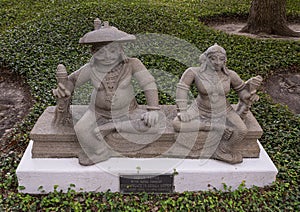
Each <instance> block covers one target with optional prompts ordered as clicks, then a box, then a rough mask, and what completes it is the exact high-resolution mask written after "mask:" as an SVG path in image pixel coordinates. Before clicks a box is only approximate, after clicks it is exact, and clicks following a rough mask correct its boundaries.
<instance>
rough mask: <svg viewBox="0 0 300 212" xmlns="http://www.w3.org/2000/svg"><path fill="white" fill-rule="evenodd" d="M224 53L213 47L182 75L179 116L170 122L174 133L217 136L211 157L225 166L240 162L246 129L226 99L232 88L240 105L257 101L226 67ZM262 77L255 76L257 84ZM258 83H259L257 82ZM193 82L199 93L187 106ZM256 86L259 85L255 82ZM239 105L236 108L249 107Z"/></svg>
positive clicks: (177, 96)
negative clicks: (237, 146) (208, 133)
mask: <svg viewBox="0 0 300 212" xmlns="http://www.w3.org/2000/svg"><path fill="white" fill-rule="evenodd" d="M226 60H227V56H226V52H225V50H224V49H223V48H222V47H221V46H219V45H217V44H215V45H213V46H211V47H209V48H208V49H207V50H206V51H205V52H204V53H203V54H202V55H201V56H200V66H199V67H191V68H188V69H187V70H186V71H185V72H184V74H183V75H182V77H181V79H180V82H179V83H178V85H177V90H176V104H177V107H178V111H179V113H178V115H177V117H176V118H175V119H174V121H173V126H174V129H175V131H178V132H193V131H198V130H206V131H212V132H213V133H214V134H216V136H215V138H214V141H209V142H215V143H216V148H215V151H214V152H212V158H214V159H218V160H222V161H225V162H228V163H232V164H235V163H240V162H242V160H243V157H242V155H241V153H240V152H238V151H236V150H235V146H236V145H237V144H239V143H240V142H241V141H242V140H243V139H244V137H245V136H246V134H247V127H246V125H245V123H244V122H243V120H242V119H241V117H240V116H239V115H240V114H243V111H239V113H237V112H236V111H235V110H234V109H233V107H232V106H231V104H230V103H229V102H228V100H227V99H226V95H227V94H228V93H229V92H230V89H231V88H232V89H233V90H235V91H236V92H237V93H238V96H239V98H240V105H242V104H246V105H248V106H249V107H250V106H251V104H252V102H254V101H257V100H258V96H257V95H256V93H255V91H254V92H253V91H251V92H250V91H249V89H247V88H248V87H249V86H247V85H246V84H245V83H244V81H243V80H241V78H240V77H239V76H238V75H237V74H236V73H235V72H234V71H232V70H229V69H228V68H227V67H226ZM260 79H261V78H259V77H258V81H259V80H260ZM260 82H261V81H260ZM192 83H195V85H196V88H197V90H198V96H197V98H196V99H195V100H194V101H193V102H192V103H191V105H190V106H188V103H187V102H188V91H189V89H190V86H191V85H192ZM258 84H259V83H258ZM249 107H244V106H243V107H242V106H239V107H238V108H240V109H241V108H249Z"/></svg>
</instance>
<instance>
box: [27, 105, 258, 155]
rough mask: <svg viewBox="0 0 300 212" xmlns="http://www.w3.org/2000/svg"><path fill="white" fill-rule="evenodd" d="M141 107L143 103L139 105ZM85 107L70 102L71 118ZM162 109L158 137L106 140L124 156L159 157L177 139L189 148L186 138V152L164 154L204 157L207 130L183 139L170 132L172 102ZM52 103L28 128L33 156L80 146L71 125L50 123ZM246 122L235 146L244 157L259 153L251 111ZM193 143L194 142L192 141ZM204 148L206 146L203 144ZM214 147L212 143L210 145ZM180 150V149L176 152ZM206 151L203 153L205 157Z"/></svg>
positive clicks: (76, 117)
mask: <svg viewBox="0 0 300 212" xmlns="http://www.w3.org/2000/svg"><path fill="white" fill-rule="evenodd" d="M141 107H142V108H143V107H144V106H141ZM86 110H87V106H84V105H73V106H72V107H71V111H72V115H73V119H74V121H75V122H76V120H79V119H80V117H81V116H82V115H83V114H84V112H85V111H86ZM161 110H162V112H163V113H164V114H165V115H166V117H167V122H166V126H167V127H166V128H165V129H164V131H163V133H162V134H161V135H158V136H157V137H158V139H157V140H155V141H153V142H151V143H149V144H143V142H142V140H143V139H145V136H147V135H145V134H143V135H135V139H140V140H141V142H139V143H135V142H131V141H128V140H126V139H124V138H123V137H127V136H132V135H129V134H128V135H126V133H122V134H121V135H120V134H118V133H113V134H110V135H108V136H107V138H106V142H107V144H108V145H109V146H110V147H111V148H112V149H113V150H115V151H117V152H119V153H121V154H122V155H123V156H126V157H162V155H164V153H166V152H167V151H168V150H169V149H170V148H171V146H172V145H173V144H174V143H175V142H177V143H179V144H182V145H183V151H186V148H185V147H184V146H187V147H188V148H189V145H190V144H189V142H191V143H192V144H191V145H193V148H191V151H190V152H188V154H186V155H176V154H174V155H170V154H167V155H166V157H182V156H184V157H187V158H199V157H200V156H201V157H205V154H204V152H203V146H204V144H205V141H206V138H207V135H208V132H204V131H200V132H196V133H197V134H198V135H197V140H196V141H195V142H193V141H189V140H188V138H187V139H181V140H183V141H179V140H178V138H177V136H178V133H176V132H174V130H173V127H172V120H173V119H174V117H175V116H176V114H177V112H176V106H174V105H162V106H161ZM54 111H55V107H54V106H51V107H48V108H47V109H46V110H45V111H44V113H43V114H42V115H41V117H40V118H39V119H38V121H37V123H36V124H35V126H34V128H33V129H32V131H31V134H30V136H31V139H32V140H33V141H34V145H33V148H32V156H33V158H68V157H77V155H78V152H79V151H80V150H81V147H80V144H79V143H78V141H77V138H76V134H75V132H74V130H73V128H71V127H59V128H57V127H54V126H52V125H51V120H52V119H53V117H54ZM245 123H246V126H247V127H248V134H247V136H246V137H245V139H244V140H243V142H242V143H240V145H238V146H237V150H238V151H240V152H241V153H242V155H243V157H245V158H249V157H250V158H252V157H258V156H259V147H258V145H257V139H259V138H260V137H261V135H262V129H261V127H260V125H259V124H258V122H257V121H256V119H255V117H254V116H253V115H252V113H251V112H249V113H248V115H247V117H246V119H245ZM180 135H181V136H187V137H188V136H191V133H180ZM193 143H194V144H193ZM205 147H206V148H210V147H209V145H207V144H206V146H205ZM211 148H215V147H213V146H212V147H211ZM180 154H181V153H180ZM209 156H210V155H208V156H207V157H209Z"/></svg>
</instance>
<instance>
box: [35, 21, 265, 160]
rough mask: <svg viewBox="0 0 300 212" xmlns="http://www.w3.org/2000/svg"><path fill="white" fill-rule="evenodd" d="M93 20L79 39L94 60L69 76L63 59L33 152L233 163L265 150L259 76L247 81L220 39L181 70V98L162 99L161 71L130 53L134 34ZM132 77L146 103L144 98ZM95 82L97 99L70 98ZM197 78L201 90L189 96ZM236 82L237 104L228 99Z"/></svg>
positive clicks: (37, 129) (88, 157) (40, 155)
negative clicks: (75, 101) (156, 73)
mask: <svg viewBox="0 0 300 212" xmlns="http://www.w3.org/2000/svg"><path fill="white" fill-rule="evenodd" d="M94 27H95V29H94V30H93V31H91V32H88V33H87V34H85V35H84V36H83V37H82V38H81V39H80V41H79V42H80V43H82V44H87V45H91V52H92V57H91V59H90V61H89V62H88V63H87V64H85V65H84V66H82V67H81V68H80V69H79V70H77V71H75V72H73V73H71V74H70V75H67V71H66V67H64V65H62V64H60V65H58V67H57V73H56V77H57V82H58V86H57V88H56V89H54V90H53V94H54V96H55V97H56V98H57V106H55V107H54V106H52V107H48V108H47V109H46V111H45V112H44V113H43V114H42V116H41V117H40V118H39V120H38V121H37V123H36V124H35V126H34V128H33V130H32V131H31V139H32V140H34V144H33V148H32V157H33V158H43V157H44V158H45V157H49V158H51V157H52V158H57V157H58V158H59V157H78V159H79V163H80V164H81V165H85V166H87V165H93V164H96V163H99V162H101V161H105V160H108V159H109V158H111V157H146V158H151V157H172V158H174V157H175V158H195V159H197V158H213V159H217V160H221V161H224V162H227V163H232V164H235V163H240V162H242V160H243V158H245V157H250V158H251V157H259V151H260V148H259V146H258V144H257V139H258V138H260V136H261V135H262V129H261V127H260V126H259V124H258V123H257V121H256V119H255V118H254V116H253V115H252V113H251V112H250V107H251V105H252V104H253V102H255V101H257V100H258V96H257V94H256V91H257V89H258V88H259V86H260V84H261V82H262V78H261V77H260V76H257V77H254V78H251V79H250V80H248V81H247V82H246V83H245V82H244V81H243V80H241V78H240V77H239V76H238V75H237V74H236V73H235V72H234V71H232V70H229V69H228V68H227V67H226V60H227V56H226V51H225V50H224V49H223V48H222V47H221V46H219V45H217V44H215V45H213V46H211V47H210V48H208V49H207V50H206V51H205V52H204V53H203V54H202V55H201V56H200V65H199V67H190V68H188V69H187V70H186V71H185V72H184V74H183V75H182V77H181V79H180V81H179V83H178V84H177V90H176V105H159V104H158V91H157V86H156V83H155V79H154V77H153V76H152V75H151V74H150V73H149V71H148V70H147V69H146V67H145V66H144V65H143V64H142V62H141V61H140V60H139V59H137V58H128V57H127V56H126V55H125V53H124V50H123V47H122V44H123V43H124V42H130V41H133V40H135V36H134V35H130V34H127V33H126V32H123V31H120V30H118V29H117V28H115V27H112V26H110V25H109V23H108V22H103V23H102V22H101V21H100V20H99V19H96V20H95V21H94ZM132 78H135V79H136V81H137V82H138V84H139V86H140V87H141V88H142V90H143V91H144V94H145V97H146V102H147V105H138V104H137V102H136V99H135V96H134V91H133V85H132V83H131V79H132ZM88 81H90V82H91V83H92V85H93V92H92V95H91V101H90V104H89V105H88V106H84V105H70V99H71V97H72V94H73V92H74V90H75V89H76V88H77V87H80V86H82V85H83V84H85V83H86V82H88ZM193 83H194V84H195V85H196V88H197V90H198V96H197V98H196V99H195V100H193V101H192V102H191V103H189V100H188V95H187V94H188V92H189V90H190V86H191V85H192V84H193ZM231 88H233V89H234V90H235V91H236V92H237V93H238V95H239V99H240V101H239V103H238V105H231V104H230V103H229V102H228V100H227V99H226V94H228V92H229V91H230V89H231ZM71 114H72V117H73V119H72V121H71ZM74 117H75V118H74ZM73 122H74V123H73Z"/></svg>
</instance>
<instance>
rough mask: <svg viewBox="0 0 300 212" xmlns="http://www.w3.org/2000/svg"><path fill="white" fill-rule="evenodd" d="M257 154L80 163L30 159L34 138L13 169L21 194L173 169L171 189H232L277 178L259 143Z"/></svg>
mask: <svg viewBox="0 0 300 212" xmlns="http://www.w3.org/2000/svg"><path fill="white" fill-rule="evenodd" d="M258 145H259V147H260V155H259V158H251V159H244V161H243V163H241V164H237V165H230V164H227V163H224V162H220V161H216V160H212V159H170V158H111V159H109V160H108V161H105V162H102V163H99V164H96V165H93V166H89V167H85V166H81V165H79V164H78V159H77V158H64V159H62V158H61V159H55V158H34V159H33V158H32V154H31V151H32V146H33V141H31V142H30V144H29V145H28V148H27V150H26V152H25V154H24V156H23V158H22V160H21V162H20V164H19V166H18V168H17V171H16V172H17V177H18V181H19V186H22V187H25V189H24V190H20V192H22V193H32V194H39V193H49V192H52V191H53V189H54V186H55V185H58V188H57V189H58V190H62V191H63V192H66V191H67V190H68V187H70V185H71V184H74V185H75V188H74V189H75V190H76V191H92V192H105V191H107V190H110V191H112V192H119V191H120V182H119V176H120V175H123V174H125V175H126V174H133V175H139V174H141V175H143V174H174V187H175V188H174V191H175V192H183V191H199V190H210V189H213V188H216V189H221V190H222V189H223V184H226V185H227V186H231V187H232V190H234V189H236V188H238V186H239V185H240V184H241V183H242V182H245V185H246V187H252V186H254V185H255V186H259V187H263V186H266V185H270V184H271V183H272V182H273V181H275V179H276V174H277V172H278V171H277V169H276V167H275V166H274V164H273V162H272V161H271V159H270V158H269V156H268V155H267V153H266V152H265V150H264V149H263V147H262V146H261V145H260V144H259V142H258Z"/></svg>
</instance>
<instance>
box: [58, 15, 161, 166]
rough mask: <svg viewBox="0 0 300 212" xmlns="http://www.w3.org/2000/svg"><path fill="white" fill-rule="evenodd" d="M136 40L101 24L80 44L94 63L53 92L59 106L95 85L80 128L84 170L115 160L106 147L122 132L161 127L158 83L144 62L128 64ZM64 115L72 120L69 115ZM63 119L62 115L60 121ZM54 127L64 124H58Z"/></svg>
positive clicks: (59, 114)
mask: <svg viewBox="0 0 300 212" xmlns="http://www.w3.org/2000/svg"><path fill="white" fill-rule="evenodd" d="M134 39H135V36H134V35H129V34H127V33H125V32H122V31H120V30H118V29H117V28H115V27H112V26H109V24H108V22H104V24H103V25H102V24H101V21H100V20H99V19H96V20H95V30H94V31H92V32H89V33H87V34H86V35H84V36H83V37H82V38H81V39H80V43H82V44H90V45H91V46H92V47H91V48H92V54H93V56H92V58H91V60H90V62H89V63H87V64H86V65H84V66H83V67H81V68H80V69H79V70H77V71H75V72H73V73H72V74H70V75H69V76H68V77H67V79H64V83H63V82H61V80H59V81H58V82H59V83H58V88H57V89H55V90H54V91H53V93H54V95H55V96H56V97H57V98H58V99H59V101H63V99H64V98H69V96H71V94H72V92H73V91H74V88H75V87H78V86H81V85H82V84H84V83H86V82H87V81H89V80H90V81H91V82H92V84H93V86H94V90H93V93H92V97H91V103H90V105H89V108H88V110H87V112H85V114H84V115H83V117H82V118H81V119H80V120H79V121H78V122H77V123H76V124H75V126H74V129H75V132H76V135H77V139H78V141H79V143H80V144H81V147H82V149H83V151H81V152H80V154H79V156H78V157H79V163H80V164H82V165H92V164H95V163H98V162H100V161H103V160H107V159H108V158H110V157H111V156H112V155H113V154H114V153H113V152H114V151H111V149H110V147H108V146H107V145H106V142H105V141H104V137H105V136H106V135H108V134H109V133H111V132H113V131H114V130H115V129H116V127H118V128H119V129H120V128H122V130H124V131H135V132H138V131H146V130H147V129H148V128H151V127H152V128H153V127H154V126H155V125H156V123H157V122H158V118H159V117H158V113H157V112H156V110H159V107H158V94H157V87H156V84H155V80H154V78H153V76H152V75H151V74H150V73H149V72H148V71H147V69H146V68H145V66H144V65H143V64H142V63H141V61H140V60H138V59H137V58H127V57H126V56H125V54H124V51H123V49H122V43H123V42H129V41H132V40H134ZM61 66H62V65H60V67H61ZM58 70H60V68H58ZM132 77H135V79H136V80H137V81H138V83H139V85H140V86H141V87H142V89H143V90H144V93H145V96H146V100H147V108H146V109H147V110H142V109H139V108H138V105H137V103H136V100H135V97H134V91H133V87H132V85H131V79H132ZM58 79H59V77H58ZM60 105H61V104H60V102H59V103H58V105H57V108H60ZM66 107H68V105H66ZM64 114H65V115H67V116H68V113H67V112H65V113H64ZM61 115H62V113H61V112H60V109H58V110H57V111H56V114H55V117H58V116H61ZM65 118H66V117H64V118H61V119H65ZM54 122H55V123H56V122H58V121H56V119H55V121H54ZM115 124H117V125H118V126H115ZM153 132H156V131H155V130H154V131H153Z"/></svg>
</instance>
